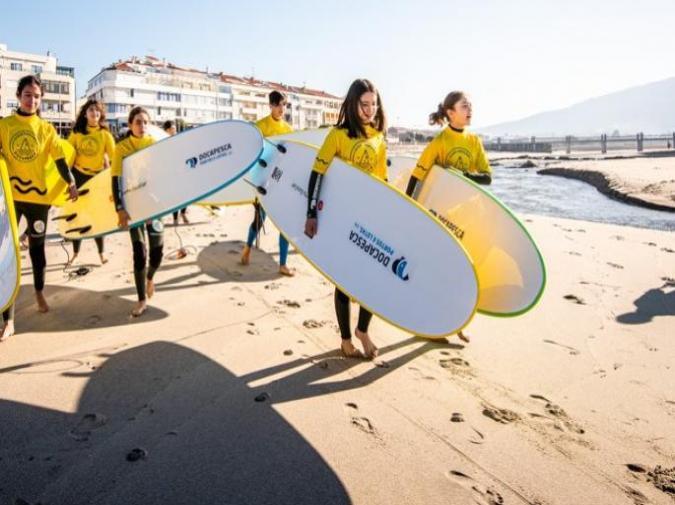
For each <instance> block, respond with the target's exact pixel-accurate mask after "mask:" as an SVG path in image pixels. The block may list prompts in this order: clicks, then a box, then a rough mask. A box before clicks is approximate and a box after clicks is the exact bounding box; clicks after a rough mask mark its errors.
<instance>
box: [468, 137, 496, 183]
mask: <svg viewBox="0 0 675 505" xmlns="http://www.w3.org/2000/svg"><path fill="white" fill-rule="evenodd" d="M476 141H477V144H478V145H477V146H476V150H477V153H476V170H477V172H475V173H465V174H464V176H465V177H467V178H468V179H471V180H472V181H473V182H475V183H478V184H484V185H488V184H490V183H492V169H491V168H490V162H489V161H488V157H487V155H486V154H485V149H484V148H483V143H482V142H481V140H480V138H479V137H476Z"/></svg>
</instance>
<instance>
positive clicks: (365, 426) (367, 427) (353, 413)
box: [345, 402, 377, 435]
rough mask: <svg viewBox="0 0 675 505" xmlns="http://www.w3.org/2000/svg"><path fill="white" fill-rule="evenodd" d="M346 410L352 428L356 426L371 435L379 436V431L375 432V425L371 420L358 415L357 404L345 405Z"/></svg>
mask: <svg viewBox="0 0 675 505" xmlns="http://www.w3.org/2000/svg"><path fill="white" fill-rule="evenodd" d="M345 408H346V409H347V413H348V414H349V416H350V417H351V423H352V426H355V427H356V428H358V429H359V430H361V431H363V432H364V433H367V434H369V435H377V430H375V427H374V426H373V423H371V422H370V419H368V418H367V417H363V416H359V415H357V413H358V410H359V406H358V405H357V404H356V403H353V402H349V403H345Z"/></svg>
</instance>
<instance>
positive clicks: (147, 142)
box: [110, 135, 155, 177]
mask: <svg viewBox="0 0 675 505" xmlns="http://www.w3.org/2000/svg"><path fill="white" fill-rule="evenodd" d="M154 143H155V139H154V138H153V137H151V136H150V135H145V136H144V137H140V138H139V137H134V136H133V135H129V136H128V137H127V138H125V139H124V140H122V141H121V142H120V143H119V144H117V146H116V147H115V155H114V156H113V162H112V166H111V167H110V175H111V176H113V177H122V161H123V160H124V158H126V157H127V156H130V155H132V154H134V153H135V152H137V151H140V150H141V149H145V148H146V147H148V146H151V145H152V144H154Z"/></svg>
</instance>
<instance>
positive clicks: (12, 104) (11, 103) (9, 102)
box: [7, 100, 19, 109]
mask: <svg viewBox="0 0 675 505" xmlns="http://www.w3.org/2000/svg"><path fill="white" fill-rule="evenodd" d="M7 108H8V109H18V108H19V102H17V101H16V100H7Z"/></svg>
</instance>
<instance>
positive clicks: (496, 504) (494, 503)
mask: <svg viewBox="0 0 675 505" xmlns="http://www.w3.org/2000/svg"><path fill="white" fill-rule="evenodd" d="M446 477H447V478H448V479H450V480H451V481H453V482H455V483H457V484H459V485H460V486H462V487H463V488H464V489H468V490H471V491H472V492H473V494H474V499H473V503H476V504H478V505H503V504H504V498H503V497H502V495H501V494H499V492H497V490H496V489H495V488H494V487H492V486H483V485H481V484H479V483H478V482H476V480H475V479H474V478H473V477H471V476H469V475H467V474H465V473H464V472H460V471H459V470H450V471H449V472H448V473H447V474H446Z"/></svg>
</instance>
